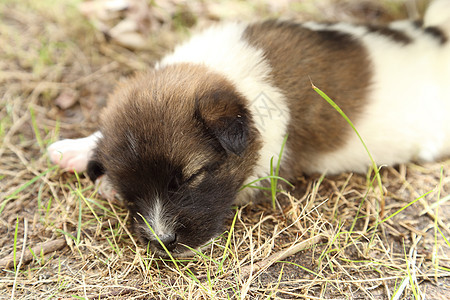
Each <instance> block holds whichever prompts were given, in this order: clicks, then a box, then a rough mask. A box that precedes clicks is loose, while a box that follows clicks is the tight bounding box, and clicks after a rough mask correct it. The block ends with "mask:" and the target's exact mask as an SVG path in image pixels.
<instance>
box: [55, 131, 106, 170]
mask: <svg viewBox="0 0 450 300" xmlns="http://www.w3.org/2000/svg"><path fill="white" fill-rule="evenodd" d="M101 136H102V134H101V133H100V132H99V131H97V132H95V133H94V134H92V135H90V136H88V137H85V138H81V139H65V140H61V141H57V142H55V143H53V144H51V145H50V146H49V147H48V148H47V152H48V155H49V157H50V160H51V162H52V163H54V164H57V165H59V166H60V167H61V169H63V170H65V171H76V172H78V173H79V172H83V171H85V170H86V168H87V164H88V161H89V159H90V157H91V155H92V151H93V150H94V148H95V146H96V145H97V141H98V139H99V138H101Z"/></svg>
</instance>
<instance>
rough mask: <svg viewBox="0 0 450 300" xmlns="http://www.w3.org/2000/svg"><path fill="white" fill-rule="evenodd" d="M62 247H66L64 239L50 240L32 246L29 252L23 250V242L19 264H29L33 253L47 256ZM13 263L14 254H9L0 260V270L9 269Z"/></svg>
mask: <svg viewBox="0 0 450 300" xmlns="http://www.w3.org/2000/svg"><path fill="white" fill-rule="evenodd" d="M64 246H66V241H65V240H64V239H57V240H52V241H47V242H44V243H41V244H39V245H37V246H34V247H33V248H32V249H31V250H32V252H31V251H30V250H28V249H27V250H24V249H25V241H24V245H23V249H22V251H23V254H22V256H21V260H20V262H19V264H20V263H22V264H27V263H29V262H30V261H31V260H32V259H33V253H35V254H36V255H37V254H40V253H43V254H47V253H50V252H53V251H57V250H59V249H61V248H63V247H64ZM13 263H14V253H11V254H9V255H8V256H6V257H4V258H2V259H0V268H1V269H5V268H9V267H11V265H12V264H13Z"/></svg>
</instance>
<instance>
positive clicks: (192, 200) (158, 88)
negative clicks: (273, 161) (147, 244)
mask: <svg viewBox="0 0 450 300" xmlns="http://www.w3.org/2000/svg"><path fill="white" fill-rule="evenodd" d="M101 132H102V134H103V138H101V139H100V140H99V142H98V147H97V150H96V153H95V155H94V157H93V158H92V160H91V162H90V167H88V169H91V170H92V169H95V165H97V166H100V168H101V169H102V170H105V171H106V174H107V176H108V177H109V178H110V180H111V182H112V184H113V186H114V187H116V188H117V189H118V192H119V194H121V195H122V196H123V198H124V199H126V200H127V205H128V207H129V208H130V211H131V212H132V216H133V218H134V220H135V227H136V228H137V231H140V232H141V233H142V234H143V236H141V237H142V238H143V239H144V241H145V240H147V239H150V240H152V239H154V237H153V236H152V235H151V234H150V235H149V233H148V231H145V230H144V231H142V230H139V228H145V227H146V225H145V224H144V222H143V221H142V218H141V217H140V216H139V215H138V213H140V214H142V215H144V216H147V215H148V213H149V212H151V211H152V207H153V206H154V203H155V201H156V200H155V199H157V198H160V199H162V200H161V201H164V203H165V204H164V205H165V209H166V210H167V211H168V212H167V213H168V214H169V215H171V214H173V215H174V216H173V219H177V222H178V223H177V224H178V226H181V228H175V229H176V231H177V233H176V235H177V242H178V243H180V244H188V245H190V246H192V247H198V246H200V245H201V244H202V243H204V242H205V240H206V239H207V238H208V237H212V236H215V235H216V234H218V233H219V232H220V231H221V230H222V228H221V226H222V225H223V222H222V219H223V217H225V216H226V213H225V212H226V211H228V208H229V207H230V205H231V204H232V202H233V200H234V198H235V197H236V193H237V192H238V190H239V188H240V187H241V186H242V184H243V183H244V180H245V179H246V178H247V177H248V176H250V175H251V173H252V169H253V166H254V165H255V164H256V160H257V158H258V155H257V151H258V149H259V148H260V147H261V142H260V136H259V133H258V132H257V130H256V129H255V126H254V124H253V122H252V120H251V116H250V115H249V112H248V110H247V103H246V100H245V99H243V97H242V96H241V95H240V94H239V93H238V92H237V91H236V90H235V88H234V86H233V85H232V84H231V83H230V82H229V81H228V80H226V79H225V78H224V77H223V76H221V75H218V74H216V73H214V72H212V71H210V70H209V69H207V68H205V67H203V66H199V65H190V64H177V65H173V66H167V67H165V68H162V69H160V70H155V71H153V72H149V73H145V74H141V75H138V76H136V77H134V78H132V79H131V80H129V81H127V82H126V83H125V84H122V85H121V86H119V88H118V89H117V90H116V92H115V93H114V95H113V98H112V99H111V103H110V105H109V106H108V107H107V108H106V109H105V111H104V112H103V113H102V120H101ZM244 133H245V134H244ZM94 175H95V174H94ZM94 177H95V176H94ZM199 205H200V206H201V207H199ZM205 210H206V211H208V213H205ZM152 245H153V246H155V247H158V245H159V244H158V243H157V242H156V243H153V244H152Z"/></svg>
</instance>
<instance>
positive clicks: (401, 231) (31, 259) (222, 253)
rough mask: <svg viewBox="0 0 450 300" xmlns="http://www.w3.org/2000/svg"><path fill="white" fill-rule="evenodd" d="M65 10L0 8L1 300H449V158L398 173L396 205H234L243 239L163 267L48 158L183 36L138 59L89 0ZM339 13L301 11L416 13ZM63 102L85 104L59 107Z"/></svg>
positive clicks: (304, 201) (390, 181) (334, 185)
mask: <svg viewBox="0 0 450 300" xmlns="http://www.w3.org/2000/svg"><path fill="white" fill-rule="evenodd" d="M51 2H52V1H47V0H46V1H32V0H28V1H27V0H22V1H6V2H5V1H3V2H1V3H0V17H1V20H2V22H1V23H0V45H1V46H0V55H1V60H0V66H1V68H0V70H1V71H0V81H1V84H0V96H1V100H0V137H1V141H2V142H1V144H0V159H1V160H0V211H1V213H0V223H1V226H0V234H1V235H0V267H1V273H2V277H1V278H0V298H5V299H8V298H11V299H19V298H20V299H47V298H58V299H73V298H76V299H149V298H157V299H185V298H186V299H210V298H212V299H228V298H239V299H243V298H249V299H262V298H297V299H298V298H305V299H319V298H327V299H343V298H348V299H353V298H360V299H387V298H389V299H401V298H405V299H413V298H414V299H424V297H425V295H427V298H428V299H448V298H450V296H449V295H450V281H449V276H450V243H449V241H448V240H449V237H450V230H449V225H450V218H449V216H450V205H449V201H448V200H449V199H450V197H449V196H448V195H449V192H450V174H449V172H450V161H442V162H439V163H435V164H426V165H416V164H410V165H407V166H404V165H402V166H399V167H397V168H383V169H382V171H381V174H382V183H383V186H382V190H383V195H380V189H379V187H377V186H374V185H375V182H376V181H373V176H372V174H369V175H367V176H365V175H356V174H354V175H352V174H343V175H341V176H337V177H326V178H319V177H308V178H304V177H302V178H299V179H298V182H297V183H296V189H295V190H293V191H291V192H289V193H280V194H279V196H278V205H277V208H276V209H272V207H271V204H270V203H269V201H261V203H260V204H253V205H248V206H246V207H239V208H234V209H233V213H232V214H231V216H230V219H229V224H228V228H229V231H227V232H225V233H224V234H223V235H222V236H221V237H219V238H218V239H217V240H216V241H215V242H214V243H213V244H212V245H211V247H210V248H208V249H207V250H205V251H204V253H203V254H198V255H197V256H196V257H194V258H193V259H186V260H179V261H175V262H174V261H166V260H161V259H159V258H155V257H152V256H151V254H148V253H147V251H146V249H144V248H143V247H142V245H140V244H138V243H137V242H136V241H135V238H134V236H133V235H132V234H130V232H129V229H128V227H127V224H128V213H127V211H126V210H125V209H124V207H123V206H122V205H121V203H118V202H116V201H114V200H107V199H103V198H101V197H100V196H98V195H97V194H96V191H95V189H94V187H93V186H92V185H91V183H90V182H89V181H88V180H87V179H85V178H84V177H80V178H79V177H77V176H75V175H73V174H62V173H61V172H60V171H58V170H56V169H55V168H54V167H52V166H51V165H50V164H49V162H48V159H47V158H46V156H45V148H46V146H47V145H48V144H49V143H51V142H52V141H54V140H56V139H57V138H58V135H59V133H60V135H61V136H62V137H78V136H83V135H86V134H87V133H90V132H92V131H93V130H94V129H95V127H96V122H97V118H96V115H97V112H98V111H99V109H100V108H101V107H102V106H103V105H104V102H105V97H106V95H107V93H108V92H109V91H110V90H111V88H112V87H113V85H114V83H115V82H116V81H117V80H120V78H121V77H122V76H126V75H128V74H130V73H131V72H133V71H134V70H136V69H143V68H145V67H146V66H147V64H151V63H152V62H154V61H155V59H156V57H158V56H160V55H161V53H162V52H163V49H164V48H166V47H167V43H168V42H167V41H173V40H174V38H173V37H174V36H175V37H179V36H181V35H183V33H182V32H180V31H174V30H168V31H167V32H166V31H164V32H160V33H158V35H157V36H155V37H154V39H155V41H164V42H160V43H156V42H155V44H154V45H153V46H154V47H152V49H151V50H148V51H141V52H133V51H129V50H126V49H124V48H121V47H118V46H114V45H112V44H108V43H106V42H105V41H104V40H103V38H102V37H101V36H100V35H99V34H98V32H96V31H95V30H94V29H93V28H92V27H91V26H89V25H88V24H87V23H86V21H85V20H84V19H83V18H82V16H81V15H80V14H79V13H78V10H77V9H76V6H75V4H76V2H77V1H75V0H65V1H59V2H58V4H50V3H51ZM330 2H333V1H331V0H327V1H317V2H316V3H318V4H317V5H313V4H311V2H308V1H305V2H304V3H303V4H302V5H299V6H301V7H298V9H297V10H296V11H295V10H291V11H290V13H291V14H298V15H299V16H302V17H304V16H309V17H311V15H317V14H318V10H317V9H318V7H319V9H321V10H320V14H321V15H322V16H324V17H332V16H334V17H336V18H343V19H346V18H355V17H358V16H359V17H361V16H362V14H364V15H367V11H369V12H371V13H372V14H369V15H370V16H372V17H373V18H374V21H376V20H389V19H392V18H396V17H398V16H399V15H400V14H402V13H404V10H403V9H401V7H402V6H400V5H398V4H397V5H392V4H389V3H387V2H385V3H384V6H383V8H379V10H377V9H378V8H377V9H374V7H379V4H376V3H378V2H374V1H365V2H364V4H361V3H359V2H358V3H355V2H350V1H334V2H339V4H340V6H338V8H336V7H335V6H331V7H328V6H325V5H324V3H330ZM251 3H253V2H251ZM253 4H254V3H253ZM240 5H241V4H240ZM325 7H326V9H325ZM342 7H344V8H345V9H342ZM367 7H368V8H367ZM399 7H400V8H399ZM314 9H315V10H314ZM299 10H301V11H299ZM251 11H256V12H257V13H258V14H260V15H269V14H271V12H272V11H273V8H272V10H271V9H269V8H267V7H266V6H264V5H263V6H261V7H259V6H258V7H253V10H251ZM419 11H420V10H419ZM244 12H246V11H244ZM349 16H350V17H349ZM201 17H202V16H199V18H201ZM166 35H168V36H170V37H169V38H166ZM61 95H63V96H64V97H75V98H76V99H77V100H78V102H77V104H76V105H74V106H73V107H71V108H69V109H65V110H62V109H58V108H57V107H56V106H55V104H54V103H55V99H57V98H58V97H62V96H61ZM382 197H384V198H385V201H386V207H385V214H384V216H380V206H379V203H380V199H381V198H382ZM396 297H397V298H396Z"/></svg>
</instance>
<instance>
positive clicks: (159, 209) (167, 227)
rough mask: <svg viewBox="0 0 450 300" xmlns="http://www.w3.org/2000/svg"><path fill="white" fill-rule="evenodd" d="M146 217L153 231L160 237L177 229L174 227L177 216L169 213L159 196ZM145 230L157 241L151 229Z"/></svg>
mask: <svg viewBox="0 0 450 300" xmlns="http://www.w3.org/2000/svg"><path fill="white" fill-rule="evenodd" d="M146 218H147V220H148V222H149V224H150V226H151V227H152V229H153V231H154V232H155V234H156V235H157V236H158V237H159V238H162V237H163V236H166V235H171V234H172V233H173V232H174V230H175V229H174V227H175V222H176V220H175V218H173V217H170V216H168V215H167V213H166V210H165V208H164V205H163V203H162V201H161V200H160V199H159V198H156V201H155V202H154V204H153V206H152V208H151V210H150V211H149V213H148V214H147V215H146ZM145 230H146V231H147V232H148V237H149V238H150V240H153V241H155V240H156V238H155V237H154V236H153V233H152V232H151V231H150V229H149V228H145Z"/></svg>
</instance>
